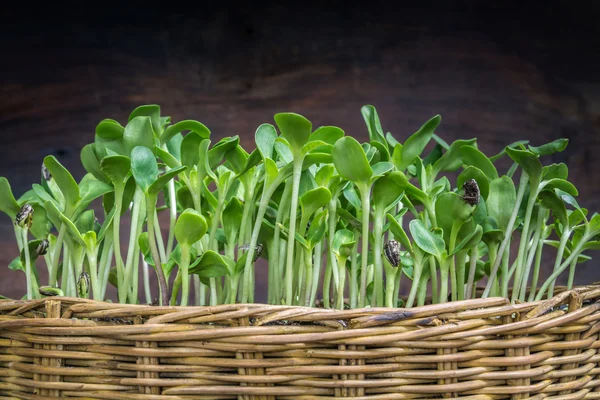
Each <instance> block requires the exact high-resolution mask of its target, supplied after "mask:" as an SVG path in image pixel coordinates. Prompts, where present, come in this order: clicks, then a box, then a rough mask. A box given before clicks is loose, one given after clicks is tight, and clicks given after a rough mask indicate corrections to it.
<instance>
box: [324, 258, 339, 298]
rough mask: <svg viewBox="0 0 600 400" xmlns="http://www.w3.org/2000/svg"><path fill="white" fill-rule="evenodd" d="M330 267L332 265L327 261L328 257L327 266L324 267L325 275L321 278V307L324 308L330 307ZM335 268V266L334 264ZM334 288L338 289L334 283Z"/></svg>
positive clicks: (331, 273)
mask: <svg viewBox="0 0 600 400" xmlns="http://www.w3.org/2000/svg"><path fill="white" fill-rule="evenodd" d="M332 268H333V266H332V265H331V262H329V257H328V261H327V266H326V267H325V277H324V278H323V307H325V308H329V307H331V297H330V294H331V276H332V275H333V272H332ZM336 268H337V266H336ZM334 287H335V290H336V291H337V290H338V285H334Z"/></svg>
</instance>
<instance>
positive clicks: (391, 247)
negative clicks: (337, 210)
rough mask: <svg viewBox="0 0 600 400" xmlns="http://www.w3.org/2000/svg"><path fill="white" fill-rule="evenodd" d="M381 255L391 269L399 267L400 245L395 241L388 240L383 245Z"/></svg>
mask: <svg viewBox="0 0 600 400" xmlns="http://www.w3.org/2000/svg"><path fill="white" fill-rule="evenodd" d="M383 254H385V258H387V260H388V261H389V262H390V264H391V265H392V267H398V266H400V244H399V243H398V241H396V240H390V241H388V242H386V243H385V244H384V245H383Z"/></svg>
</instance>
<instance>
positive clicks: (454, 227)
mask: <svg viewBox="0 0 600 400" xmlns="http://www.w3.org/2000/svg"><path fill="white" fill-rule="evenodd" d="M462 225H463V221H458V220H455V221H453V222H452V229H451V231H450V242H449V244H448V253H452V251H453V250H454V248H455V247H456V237H457V236H458V231H459V230H460V227H461V226H462ZM455 256H456V255H452V256H450V259H449V261H450V285H451V288H452V289H451V290H452V301H456V300H458V296H457V295H458V284H457V282H456V280H457V276H456V264H455V263H456V260H455ZM446 279H447V275H446ZM442 285H444V286H445V287H448V282H442ZM446 300H447V299H446V298H445V297H444V296H442V295H440V301H441V302H445V301H446Z"/></svg>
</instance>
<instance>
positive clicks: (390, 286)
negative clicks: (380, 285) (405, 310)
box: [385, 270, 402, 307]
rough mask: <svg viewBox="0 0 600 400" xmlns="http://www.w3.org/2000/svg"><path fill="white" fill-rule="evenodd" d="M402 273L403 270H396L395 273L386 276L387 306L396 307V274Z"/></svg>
mask: <svg viewBox="0 0 600 400" xmlns="http://www.w3.org/2000/svg"><path fill="white" fill-rule="evenodd" d="M399 273H400V274H401V273H402V271H400V270H396V271H395V273H394V274H386V277H385V305H386V307H396V304H394V283H395V280H396V274H399Z"/></svg>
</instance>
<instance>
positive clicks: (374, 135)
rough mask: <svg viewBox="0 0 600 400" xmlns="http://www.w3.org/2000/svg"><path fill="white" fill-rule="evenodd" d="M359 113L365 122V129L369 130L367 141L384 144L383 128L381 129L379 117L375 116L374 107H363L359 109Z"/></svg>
mask: <svg viewBox="0 0 600 400" xmlns="http://www.w3.org/2000/svg"><path fill="white" fill-rule="evenodd" d="M360 112H361V114H362V116H363V118H364V120H365V124H367V129H368V130H369V141H371V142H379V143H383V144H386V141H385V137H384V135H383V128H382V127H381V122H380V121H379V115H378V114H377V110H376V109H375V107H374V106H372V105H365V106H362V107H361V109H360Z"/></svg>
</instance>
